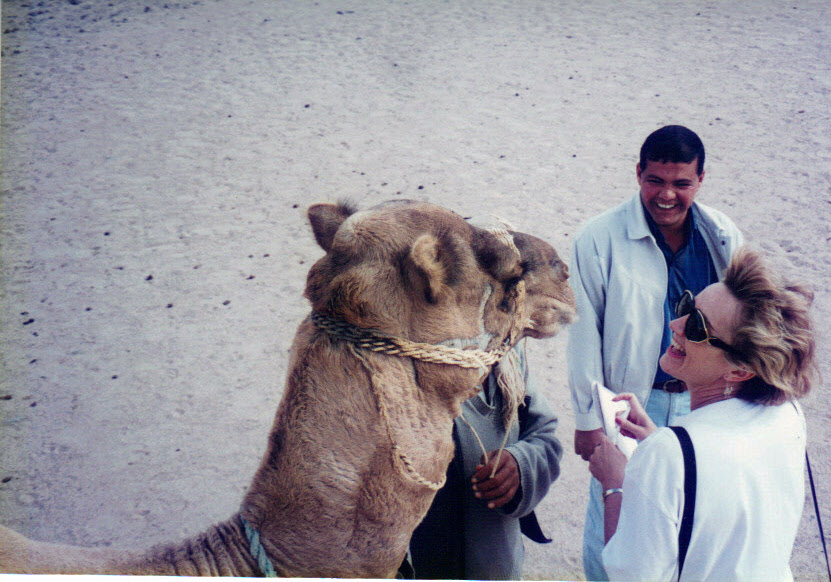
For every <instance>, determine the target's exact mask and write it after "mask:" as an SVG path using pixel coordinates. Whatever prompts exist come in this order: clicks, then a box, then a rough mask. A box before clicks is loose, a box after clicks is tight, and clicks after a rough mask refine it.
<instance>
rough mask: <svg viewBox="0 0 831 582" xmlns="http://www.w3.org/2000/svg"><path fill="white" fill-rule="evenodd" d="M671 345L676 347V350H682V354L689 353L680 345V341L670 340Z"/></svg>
mask: <svg viewBox="0 0 831 582" xmlns="http://www.w3.org/2000/svg"><path fill="white" fill-rule="evenodd" d="M670 345H671V346H672V347H673V349H675V351H677V352H680V353H681V354H682V355H686V354H687V351H686V350H685V349H684V348H682V347H681V346H680V345H678V342H676V341H675V340H672V342H670Z"/></svg>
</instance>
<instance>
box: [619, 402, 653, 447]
mask: <svg viewBox="0 0 831 582" xmlns="http://www.w3.org/2000/svg"><path fill="white" fill-rule="evenodd" d="M612 400H613V401H614V402H617V401H620V400H626V401H627V402H628V403H629V416H628V418H621V417H620V416H618V417H617V418H615V422H617V424H618V426H619V427H620V434H622V435H623V436H628V437H632V438H634V439H637V440H638V442H640V441H642V440H643V439H645V438H646V437H648V436H649V435H651V434H652V433H653V432H655V431H656V430H657V428H658V427H657V426H655V423H654V422H652V419H651V418H649V416H648V415H647V414H646V411H645V410H644V409H643V406H641V403H640V402H638V397H637V396H635V395H634V394H631V393H629V392H625V393H623V394H618V395H617V396H615V397H614V398H612Z"/></svg>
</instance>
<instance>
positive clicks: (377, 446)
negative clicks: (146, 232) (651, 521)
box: [0, 202, 574, 578]
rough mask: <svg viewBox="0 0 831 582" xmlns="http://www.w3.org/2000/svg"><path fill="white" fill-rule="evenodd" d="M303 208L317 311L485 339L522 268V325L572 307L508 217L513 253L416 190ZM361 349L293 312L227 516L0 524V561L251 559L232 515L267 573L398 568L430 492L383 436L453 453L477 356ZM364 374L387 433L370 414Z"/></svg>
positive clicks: (227, 563) (547, 323) (232, 566)
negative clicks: (69, 526)
mask: <svg viewBox="0 0 831 582" xmlns="http://www.w3.org/2000/svg"><path fill="white" fill-rule="evenodd" d="M308 215H309V220H310V222H311V224H312V229H313V231H314V235H315V239H316V240H317V242H318V243H319V244H320V246H321V247H322V248H323V249H324V250H325V251H326V255H325V256H324V257H323V258H322V259H320V260H319V261H318V262H317V263H316V264H315V265H314V266H313V267H312V269H311V271H310V272H309V276H308V281H307V286H306V297H307V298H308V299H309V301H310V302H311V304H312V309H313V310H314V311H316V312H319V313H323V314H326V315H329V316H333V317H337V318H339V319H342V320H344V321H346V322H348V323H351V324H353V325H356V326H360V327H363V328H373V329H376V330H380V331H382V332H385V333H387V334H390V335H394V336H397V337H401V338H406V339H409V340H412V341H416V342H424V343H428V344H438V343H441V342H446V341H448V340H458V339H470V338H477V337H480V338H481V337H483V336H484V337H485V338H487V343H488V345H487V346H484V347H485V349H488V350H493V349H495V348H497V347H498V346H499V345H500V344H502V342H503V341H504V340H505V339H506V338H507V337H508V334H509V331H510V330H511V328H512V325H514V324H515V322H516V321H517V317H518V309H519V308H520V307H521V306H520V305H519V303H521V301H522V299H521V295H522V294H521V293H517V288H518V286H519V284H520V282H521V281H524V282H525V283H524V284H525V287H526V291H527V297H526V299H525V301H526V305H525V313H526V314H527V315H529V316H530V319H531V321H530V323H528V324H527V327H526V328H525V329H523V333H522V334H521V335H524V336H530V337H536V338H540V337H548V336H551V335H553V334H555V333H556V332H557V331H558V329H559V327H560V325H562V324H564V323H568V322H569V321H570V320H571V318H572V317H573V314H574V298H573V294H572V292H571V289H570V288H569V286H568V283H567V281H566V280H567V278H568V272H567V269H566V266H565V265H564V264H563V263H562V262H561V261H560V259H559V257H558V256H557V253H556V252H555V251H554V249H552V248H551V247H550V246H549V245H548V244H546V243H544V242H543V241H541V240H539V239H537V238H534V237H531V236H529V235H525V234H520V233H512V234H513V236H514V241H515V245H516V250H519V256H518V255H517V253H516V250H515V249H511V248H510V247H509V246H507V245H505V244H504V242H501V241H500V240H498V239H497V237H495V236H494V235H493V234H492V233H490V232H488V231H485V230H482V229H478V228H475V227H473V226H470V225H469V224H468V223H467V222H465V221H464V220H463V219H462V218H461V217H459V216H458V215H456V214H454V213H452V212H449V211H447V210H445V209H442V208H440V207H437V206H434V205H431V204H426V203H418V202H393V203H386V204H382V205H380V206H378V207H375V208H373V209H371V210H369V211H364V212H355V211H354V210H353V209H351V208H349V207H346V206H342V205H340V206H336V205H330V204H319V205H315V206H313V207H312V208H311V209H310V210H309V213H308ZM526 321H527V320H526ZM483 332H484V334H483ZM514 339H516V340H518V339H520V338H519V337H516V338H514ZM361 356H362V358H357V357H356V353H355V352H353V350H352V349H351V348H349V347H348V346H347V344H346V342H344V341H340V340H337V339H333V338H332V337H330V336H328V335H327V334H326V333H324V332H322V331H321V330H319V329H318V328H317V327H315V326H314V324H313V323H312V322H311V321H310V319H309V318H307V319H306V320H305V321H304V322H303V323H301V325H300V327H299V329H298V330H297V335H296V337H295V340H294V344H293V347H292V354H291V361H290V366H289V372H288V377H287V381H286V388H285V392H284V395H283V399H282V401H281V403H280V406H279V408H278V410H277V416H276V419H275V421H274V427H273V429H272V432H271V436H270V438H269V445H268V450H267V452H266V454H265V457H264V459H263V461H262V464H261V466H260V468H259V470H258V471H257V473H256V475H255V477H254V480H253V483H252V485H251V487H250V489H249V492H248V493H247V495H246V496H245V499H244V500H243V502H242V509H241V510H240V514H238V515H236V516H234V517H233V518H231V519H230V520H229V521H227V522H225V523H223V524H219V525H216V526H214V527H212V528H210V530H209V531H208V532H206V533H204V534H202V535H200V536H197V537H196V538H193V539H191V540H189V541H187V542H185V543H180V544H177V545H175V546H170V547H157V548H153V549H151V550H150V551H149V552H144V553H129V552H118V551H114V550H109V549H82V548H72V547H67V546H55V545H50V544H43V543H40V542H35V541H31V540H28V539H26V538H24V537H23V536H21V535H19V534H17V533H15V532H13V531H11V530H8V529H5V528H0V571H3V572H29V573H36V572H40V573H126V574H175V575H196V574H226V575H236V576H251V575H255V576H256V575H261V572H260V571H259V569H258V568H257V564H256V562H255V560H254V559H253V558H252V557H251V554H250V552H249V548H248V542H247V540H246V537H245V532H244V529H243V526H242V521H241V519H240V517H244V518H245V519H246V520H247V521H248V522H249V523H251V524H252V525H253V526H254V527H255V528H257V529H258V530H259V532H260V535H261V538H262V543H263V546H264V547H265V549H266V550H267V552H268V556H269V558H270V559H271V561H272V562H273V564H274V566H275V569H276V570H277V573H278V575H281V576H307V577H379V578H386V577H393V576H395V573H396V570H397V568H398V566H399V564H400V563H401V561H402V558H403V557H404V555H405V553H406V550H407V544H408V541H409V538H410V535H411V534H412V532H413V530H414V529H415V527H416V525H417V524H418V523H419V521H420V520H421V519H422V517H423V516H424V515H425V513H426V512H427V509H428V508H429V506H430V503H431V502H432V499H433V496H434V493H435V492H434V491H433V490H431V489H430V488H428V487H425V486H424V485H421V484H418V483H417V482H416V481H414V480H413V479H412V478H411V477H410V476H408V475H406V474H405V473H404V472H403V471H402V470H401V468H400V466H399V465H398V464H397V463H395V462H394V461H393V460H392V453H391V446H392V445H391V438H390V437H392V438H393V439H394V440H395V441H396V442H397V443H398V445H399V446H400V448H401V450H402V451H404V453H405V454H406V455H407V457H408V458H409V460H410V461H411V463H412V464H413V467H414V468H415V470H416V471H418V473H419V474H421V475H423V476H424V477H425V478H426V479H428V480H430V481H439V480H440V479H441V478H442V476H443V475H444V473H445V471H446V470H447V466H448V464H449V462H450V460H451V457H452V455H453V440H452V436H451V434H452V420H453V418H454V417H456V416H457V415H458V414H459V411H460V405H461V403H462V402H463V401H464V400H465V399H467V398H469V397H471V396H473V395H474V394H475V393H476V391H477V385H478V384H479V382H480V380H481V378H482V372H481V371H478V370H470V369H465V368H462V367H458V366H453V365H447V364H435V363H427V362H422V361H417V360H413V359H409V358H400V357H395V356H391V355H385V354H378V353H374V352H369V351H365V352H361ZM372 377H374V380H375V381H376V386H380V387H382V389H383V391H384V394H383V398H384V399H385V403H386V408H387V414H388V415H389V418H390V426H391V427H392V432H393V434H392V435H390V434H388V433H387V431H386V429H385V426H384V423H383V422H381V421H380V420H379V408H378V402H377V401H376V399H375V397H374V395H373V392H372V390H371V389H370V381H371V379H372Z"/></svg>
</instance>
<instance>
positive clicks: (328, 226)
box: [306, 203, 354, 253]
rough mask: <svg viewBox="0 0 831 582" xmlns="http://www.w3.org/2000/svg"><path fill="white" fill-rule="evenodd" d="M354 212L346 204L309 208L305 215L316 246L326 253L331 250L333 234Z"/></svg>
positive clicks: (317, 205)
mask: <svg viewBox="0 0 831 582" xmlns="http://www.w3.org/2000/svg"><path fill="white" fill-rule="evenodd" d="M353 213H354V210H353V209H352V208H350V207H349V206H348V205H346V204H329V203H325V204H315V205H313V206H311V207H309V210H308V212H307V213H306V215H307V216H308V217H309V222H310V223H311V225H312V232H314V235H315V240H316V241H317V244H319V245H320V246H321V248H323V250H324V251H326V252H327V253H328V252H329V249H331V248H332V241H334V240H335V233H336V232H338V229H339V228H340V225H341V224H343V221H344V220H346V219H347V218H349V217H350V216H351V215H352V214H353Z"/></svg>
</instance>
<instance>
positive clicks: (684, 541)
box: [669, 426, 697, 580]
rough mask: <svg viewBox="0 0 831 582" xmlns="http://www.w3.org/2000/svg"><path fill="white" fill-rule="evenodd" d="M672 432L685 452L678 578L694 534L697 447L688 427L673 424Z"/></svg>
mask: <svg viewBox="0 0 831 582" xmlns="http://www.w3.org/2000/svg"><path fill="white" fill-rule="evenodd" d="M669 428H670V429H672V432H674V433H675V436H677V437H678V442H680V443H681V452H682V453H683V454H684V513H683V515H682V516H681V530H680V531H679V532H678V579H679V580H680V579H681V570H682V569H683V568H684V559H685V558H686V557H687V548H689V546H690V537H691V536H692V526H693V516H694V514H695V484H696V481H697V475H696V469H695V449H693V444H692V440H690V435H689V434H688V433H687V431H686V429H684V428H683V427H680V426H671V427H669Z"/></svg>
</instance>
